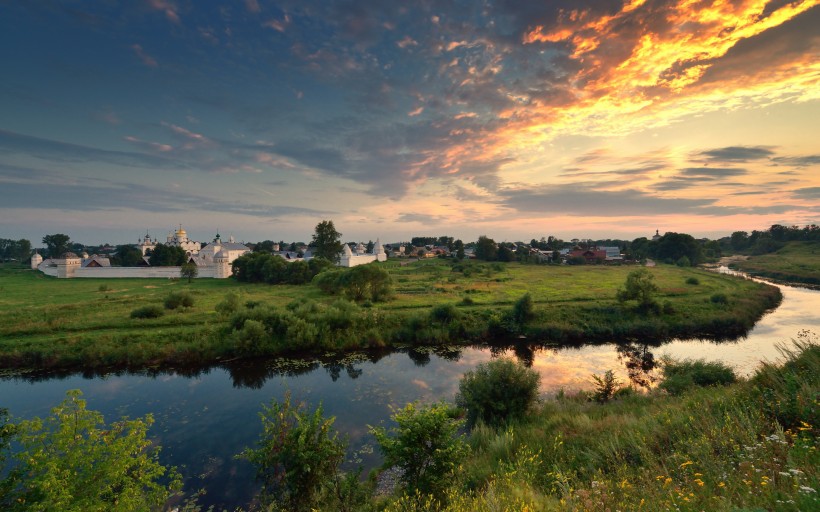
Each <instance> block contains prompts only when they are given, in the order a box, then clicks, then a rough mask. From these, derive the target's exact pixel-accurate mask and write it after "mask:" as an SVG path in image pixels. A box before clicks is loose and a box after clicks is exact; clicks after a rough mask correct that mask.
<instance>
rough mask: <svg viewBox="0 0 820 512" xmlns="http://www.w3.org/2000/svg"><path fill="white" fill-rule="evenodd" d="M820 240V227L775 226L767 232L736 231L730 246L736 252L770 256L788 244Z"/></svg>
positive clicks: (731, 238)
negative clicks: (769, 254)
mask: <svg viewBox="0 0 820 512" xmlns="http://www.w3.org/2000/svg"><path fill="white" fill-rule="evenodd" d="M817 240H820V226H817V225H815V224H809V225H807V226H804V227H802V228H801V227H799V226H782V225H780V224H774V225H773V226H772V227H770V228H769V229H767V230H765V231H758V230H754V231H752V232H751V233H748V232H746V231H735V232H734V233H732V236H731V237H729V240H728V242H729V246H730V247H731V248H732V249H734V250H735V251H739V252H749V253H751V254H755V255H758V254H768V253H770V252H775V251H777V250H778V249H780V248H781V247H783V246H784V245H785V244H786V242H809V241H817Z"/></svg>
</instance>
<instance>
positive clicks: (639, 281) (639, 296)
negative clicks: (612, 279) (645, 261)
mask: <svg viewBox="0 0 820 512" xmlns="http://www.w3.org/2000/svg"><path fill="white" fill-rule="evenodd" d="M657 291H658V285H656V284H655V276H653V275H652V273H651V272H649V270H647V269H645V268H641V269H638V270H634V271H632V272H630V273H629V275H628V276H626V282H625V283H624V288H621V289H619V290H618V293H617V294H616V298H617V299H618V302H620V303H622V304H623V303H624V302H626V301H628V300H635V301H637V302H638V309H639V310H640V311H643V312H645V313H647V312H651V311H656V310H658V309H659V307H658V305H657V303H656V302H655V293H657Z"/></svg>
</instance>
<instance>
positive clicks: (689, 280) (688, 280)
mask: <svg viewBox="0 0 820 512" xmlns="http://www.w3.org/2000/svg"><path fill="white" fill-rule="evenodd" d="M686 284H692V285H699V284H700V280H699V279H698V278H697V277H694V276H693V277H687V278H686Z"/></svg>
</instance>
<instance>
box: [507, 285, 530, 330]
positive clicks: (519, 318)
mask: <svg viewBox="0 0 820 512" xmlns="http://www.w3.org/2000/svg"><path fill="white" fill-rule="evenodd" d="M512 316H513V321H514V322H515V323H516V324H517V325H518V326H519V327H524V326H525V325H527V323H528V322H529V321H530V320H532V319H533V318H534V317H535V313H534V311H533V305H532V297H530V294H529V293H525V294H524V295H523V296H522V297H521V298H520V299H518V300H517V301H515V304H514V305H513V310H512Z"/></svg>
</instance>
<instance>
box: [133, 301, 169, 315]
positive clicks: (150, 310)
mask: <svg viewBox="0 0 820 512" xmlns="http://www.w3.org/2000/svg"><path fill="white" fill-rule="evenodd" d="M164 314H165V311H164V310H163V309H162V308H161V307H159V306H157V305H156V304H152V305H150V306H143V307H141V308H137V309H135V310H133V311H131V318H159V317H161V316H162V315H164Z"/></svg>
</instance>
